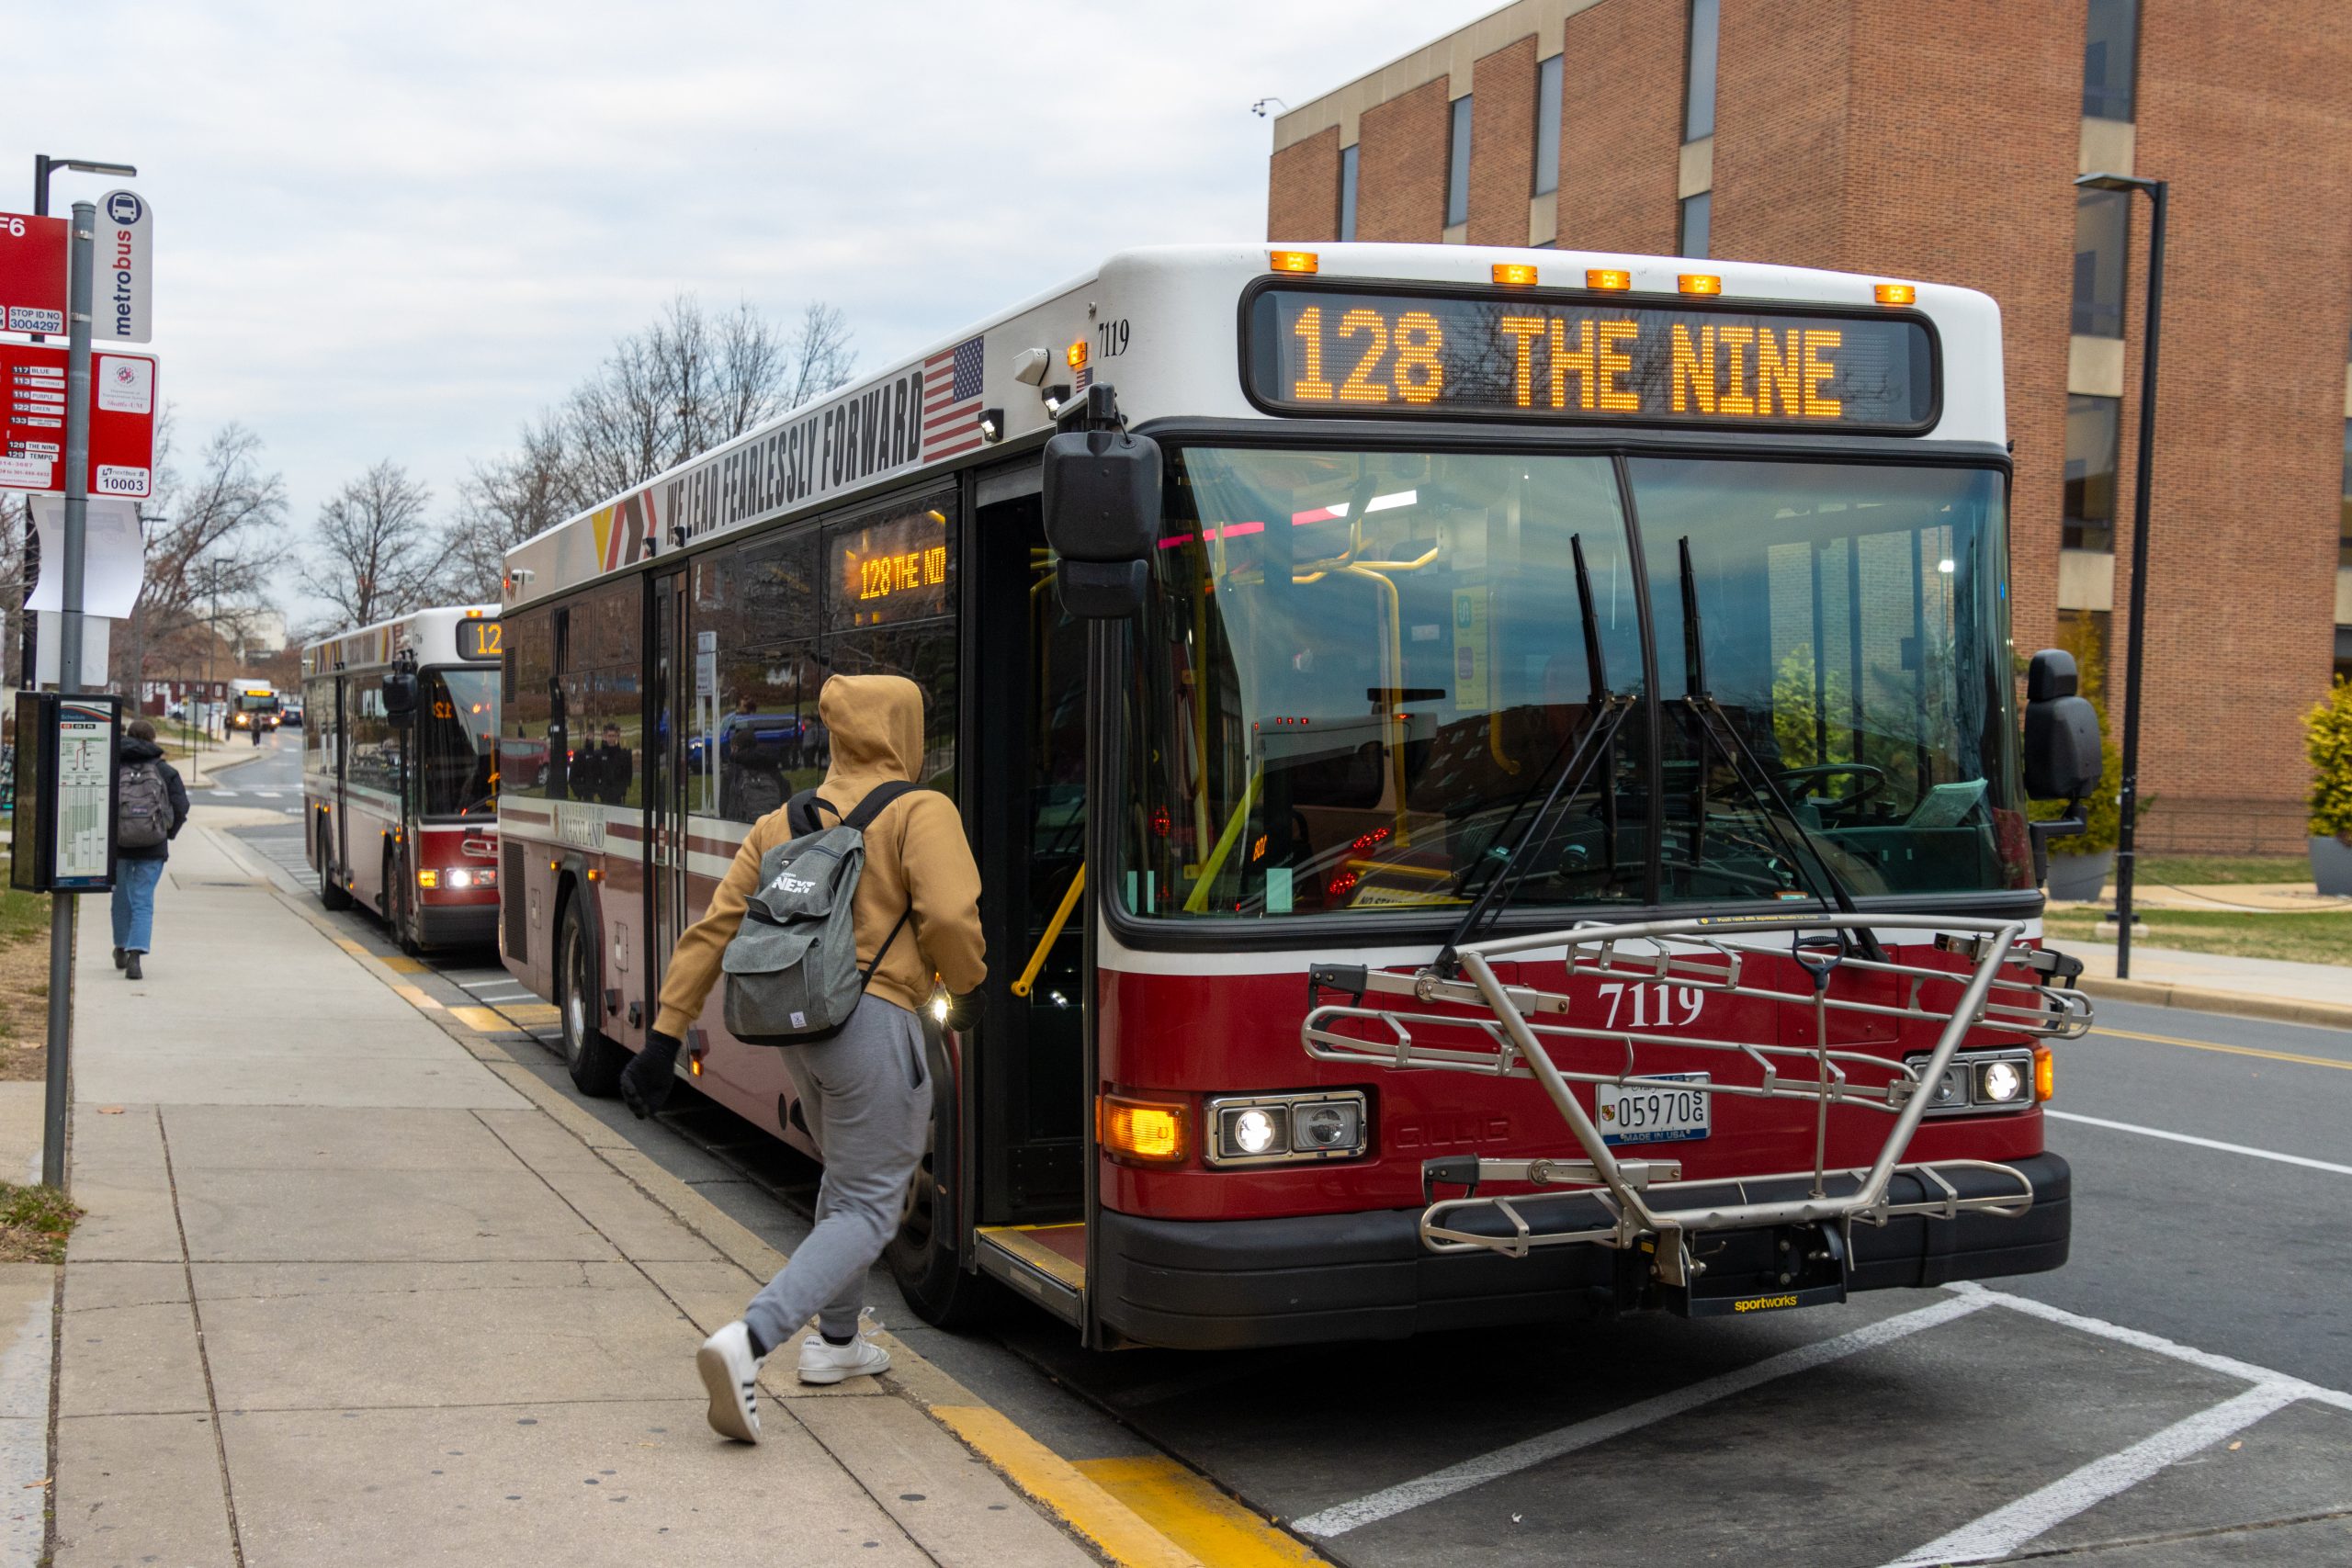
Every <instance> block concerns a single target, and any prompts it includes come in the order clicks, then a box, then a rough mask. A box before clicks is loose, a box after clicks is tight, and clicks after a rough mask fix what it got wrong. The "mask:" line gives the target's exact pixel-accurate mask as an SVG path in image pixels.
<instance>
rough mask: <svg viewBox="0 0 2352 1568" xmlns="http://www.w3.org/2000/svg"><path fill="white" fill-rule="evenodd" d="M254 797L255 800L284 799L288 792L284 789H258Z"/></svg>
mask: <svg viewBox="0 0 2352 1568" xmlns="http://www.w3.org/2000/svg"><path fill="white" fill-rule="evenodd" d="M285 798H286V792H285V791H284V790H282V789H257V790H255V791H254V799H255V800H284V799H285Z"/></svg>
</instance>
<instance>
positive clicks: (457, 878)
mask: <svg viewBox="0 0 2352 1568" xmlns="http://www.w3.org/2000/svg"><path fill="white" fill-rule="evenodd" d="M473 885H474V874H473V872H472V870H471V869H470V868H469V867H467V866H462V865H460V866H453V867H451V868H450V871H449V879H448V881H447V882H446V883H444V884H443V886H447V887H471V886H473Z"/></svg>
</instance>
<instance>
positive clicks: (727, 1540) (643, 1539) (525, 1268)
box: [55, 822, 1095, 1568]
mask: <svg viewBox="0 0 2352 1568" xmlns="http://www.w3.org/2000/svg"><path fill="white" fill-rule="evenodd" d="M146 975H147V977H146V978H145V980H144V981H142V982H140V983H136V984H133V983H130V982H126V981H125V980H123V979H122V977H121V976H119V974H117V973H116V972H115V971H114V969H113V968H112V967H111V964H110V963H109V959H108V955H107V948H106V946H105V944H104V943H103V942H89V941H85V942H84V944H83V947H82V956H81V964H80V968H79V971H78V974H77V976H76V981H77V993H78V995H77V1003H78V1016H79V1024H78V1030H77V1041H78V1043H77V1058H76V1086H75V1089H76V1092H75V1105H74V1144H73V1183H74V1198H75V1200H76V1201H78V1202H80V1203H81V1204H82V1205H84V1207H85V1208H86V1209H87V1210H88V1217H87V1218H86V1219H85V1220H84V1221H83V1223H82V1224H81V1227H80V1228H79V1229H78V1230H77V1231H76V1233H75V1235H74V1241H73V1244H72V1247H71V1250H70V1253H69V1258H68V1261H67V1264H66V1268H65V1280H64V1288H63V1292H62V1303H63V1304H62V1320H61V1324H60V1329H59V1339H60V1343H61V1346H62V1356H61V1363H60V1365H61V1372H60V1388H59V1396H58V1401H57V1424H56V1482H55V1511H56V1522H55V1536H56V1558H55V1561H56V1562H58V1563H59V1564H61V1565H66V1568H71V1565H74V1564H116V1563H137V1562H156V1563H163V1564H170V1565H174V1568H177V1565H181V1564H204V1565H208V1568H209V1565H210V1564H216V1563H218V1564H230V1563H241V1564H247V1565H254V1568H259V1565H264V1564H270V1565H275V1564H285V1565H288V1568H294V1565H302V1568H308V1565H311V1564H317V1563H326V1562H332V1563H334V1564H336V1565H337V1568H364V1565H367V1564H378V1563H381V1564H388V1565H389V1564H416V1563H431V1562H449V1563H458V1562H463V1563H466V1564H468V1565H469V1568H472V1565H480V1564H498V1563H510V1562H512V1563H524V1562H565V1563H567V1564H573V1565H579V1568H588V1565H592V1564H601V1563H611V1564H616V1565H621V1564H626V1565H628V1568H644V1565H646V1564H651V1563H662V1562H794V1563H852V1562H854V1563H859V1564H868V1565H870V1564H885V1563H908V1564H920V1563H926V1562H936V1563H950V1564H964V1563H970V1564H987V1565H988V1568H1012V1565H1016V1564H1017V1565H1021V1568H1027V1565H1029V1564H1041V1565H1055V1564H1070V1565H1076V1564H1083V1563H1087V1562H1093V1561H1094V1560H1095V1559H1094V1557H1093V1556H1092V1554H1091V1552H1089V1551H1086V1550H1085V1549H1083V1548H1082V1547H1081V1546H1080V1544H1079V1543H1078V1541H1077V1540H1075V1539H1073V1537H1072V1536H1071V1535H1069V1533H1067V1532H1066V1531H1065V1530H1064V1529H1062V1528H1061V1527H1060V1526H1059V1525H1057V1523H1055V1522H1054V1521H1053V1520H1051V1519H1050V1518H1048V1517H1046V1514H1045V1513H1043V1512H1042V1511H1040V1510H1039V1509H1038V1508H1037V1507H1036V1506H1035V1505H1033V1504H1032V1503H1031V1502H1030V1501H1029V1499H1028V1498H1026V1497H1025V1496H1023V1494H1022V1493H1021V1492H1020V1491H1017V1490H1015V1489H1014V1488H1013V1487H1012V1485H1011V1484H1009V1483H1007V1481H1006V1480H1005V1479H1003V1478H1002V1477H1001V1475H1000V1474H999V1473H998V1472H997V1471H996V1470H995V1469H992V1468H991V1467H990V1466H989V1464H987V1463H985V1462H983V1461H981V1460H980V1459H978V1457H976V1456H975V1455H974V1453H973V1452H972V1451H971V1450H968V1449H967V1448H966V1447H965V1446H964V1445H963V1444H962V1443H960V1442H958V1441H957V1440H956V1438H955V1437H954V1436H952V1435H951V1434H950V1433H949V1431H948V1430H947V1429H946V1428H945V1427H943V1426H942V1425H941V1424H940V1423H939V1422H938V1421H935V1420H933V1417H932V1416H931V1415H929V1414H927V1413H926V1406H931V1405H939V1404H955V1403H956V1396H955V1394H954V1393H953V1392H951V1393H948V1395H947V1396H946V1397H944V1398H941V1397H937V1396H936V1391H934V1393H933V1396H931V1397H927V1396H926V1393H925V1390H924V1389H923V1388H922V1386H920V1385H921V1382H922V1378H923V1376H924V1375H925V1371H924V1369H923V1368H922V1364H921V1363H919V1362H917V1363H914V1364H913V1365H911V1366H910V1369H909V1374H910V1375H909V1376H907V1377H904V1378H900V1377H894V1378H892V1379H891V1380H889V1382H887V1383H879V1382H876V1381H875V1380H872V1379H860V1380H856V1381H854V1382H850V1383H846V1384H842V1385H841V1386H840V1387H838V1388H835V1389H829V1390H822V1391H818V1390H804V1389H802V1388H800V1387H799V1386H798V1385H797V1383H795V1382H791V1381H789V1380H790V1379H791V1375H792V1374H791V1370H790V1361H791V1357H790V1354H789V1352H788V1351H787V1352H786V1354H783V1355H779V1356H778V1357H776V1358H775V1361H774V1362H772V1363H771V1366H772V1369H773V1370H772V1371H771V1372H770V1373H769V1375H768V1376H767V1379H766V1382H767V1387H768V1391H769V1393H771V1395H772V1396H773V1397H771V1398H770V1399H768V1400H765V1401H763V1410H762V1416H763V1424H764V1427H765V1433H766V1440H765V1441H764V1442H763V1443H762V1444H761V1445H760V1446H759V1447H757V1448H744V1447H741V1446H738V1445H733V1444H729V1443H726V1442H724V1441H722V1440H721V1439H719V1438H717V1437H716V1436H714V1435H713V1434H712V1433H711V1432H710V1430H709V1428H708V1427H707V1426H706V1424H705V1422H704V1419H703V1404H704V1400H703V1395H702V1392H701V1387H700V1384H699V1382H697V1381H696V1379H695V1372H694V1367H693V1354H694V1348H695V1345H696V1344H697V1342H698V1341H699V1340H700V1339H701V1337H702V1336H703V1334H704V1333H705V1332H706V1331H707V1329H709V1328H713V1327H716V1326H718V1324H719V1323H721V1322H724V1321H725V1320H726V1319H727V1318H729V1317H731V1316H732V1315H734V1314H735V1313H736V1312H737V1311H738V1310H739V1309H740V1308H741V1303H743V1301H744V1300H745V1299H747V1297H748V1294H749V1292H751V1291H752V1289H753V1288H755V1285H756V1279H755V1275H754V1273H753V1271H752V1268H747V1267H746V1264H747V1263H750V1264H752V1265H754V1266H761V1265H763V1263H764V1258H762V1257H761V1256H760V1253H761V1252H763V1250H764V1249H761V1248H759V1246H758V1244H757V1242H756V1240H755V1239H753V1238H751V1237H750V1236H749V1233H740V1227H734V1229H735V1231H737V1232H739V1233H740V1234H738V1235H729V1234H726V1232H727V1229H728V1227H729V1226H730V1225H731V1222H726V1221H724V1218H723V1216H718V1223H716V1224H709V1223H704V1224H700V1225H699V1227H698V1226H697V1225H692V1224H687V1223H685V1220H684V1218H682V1215H683V1214H685V1213H691V1211H690V1210H688V1209H686V1208H684V1206H683V1205H680V1204H677V1203H673V1202H665V1201H657V1197H656V1194H657V1193H659V1192H661V1191H662V1187H661V1185H660V1184H661V1183H662V1181H668V1180H671V1179H668V1178H666V1177H665V1176H664V1175H663V1174H662V1172H660V1171H659V1170H658V1169H655V1168H650V1162H645V1161H643V1158H642V1156H638V1155H636V1153H635V1151H634V1150H632V1149H628V1148H626V1147H618V1148H613V1147H594V1146H592V1142H591V1136H590V1135H583V1127H582V1123H585V1124H586V1129H587V1130H590V1133H591V1134H592V1135H593V1131H594V1130H595V1128H594V1122H592V1121H589V1119H587V1118H584V1117H579V1116H577V1115H576V1114H575V1115H574V1116H572V1117H571V1118H570V1119H567V1118H566V1117H564V1116H563V1115H561V1114H559V1113H558V1112H559V1111H564V1110H569V1109H570V1108H568V1107H561V1106H560V1103H559V1104H558V1105H557V1106H555V1107H552V1108H551V1107H549V1106H547V1105H545V1104H543V1103H541V1101H540V1100H538V1099H537V1098H535V1097H533V1096H531V1095H530V1094H528V1093H527V1091H526V1087H525V1086H524V1085H523V1083H522V1080H525V1079H527V1078H528V1077H529V1075H528V1074H527V1073H526V1072H525V1071H524V1070H523V1069H522V1068H520V1067H519V1066H515V1065H514V1064H513V1063H511V1062H508V1061H506V1059H505V1058H504V1057H503V1054H501V1053H500V1052H498V1050H497V1048H496V1047H495V1046H493V1045H490V1044H488V1043H484V1044H482V1045H481V1046H480V1047H478V1048H477V1047H474V1046H471V1045H469V1044H468V1043H463V1042H461V1041H460V1039H458V1037H457V1036H458V1033H462V1031H457V1032H452V1031H449V1030H445V1029H443V1028H442V1027H440V1026H439V1025H437V1024H436V1023H435V1021H433V1018H432V1016H431V1005H430V1004H424V1007H422V1008H421V1007H420V1005H419V1004H420V1003H422V1002H423V1001H424V998H421V996H403V995H402V994H401V991H402V989H413V987H401V984H400V982H399V981H398V979H397V977H396V976H393V975H391V974H390V973H389V972H387V971H386V970H384V969H383V968H381V967H379V966H378V965H377V964H372V963H365V962H362V961H361V960H360V959H358V958H357V957H356V956H355V955H354V954H353V953H350V952H348V951H345V948H344V947H342V946H339V945H338V944H337V942H335V941H334V939H333V938H332V937H331V936H330V935H329V934H328V932H327V931H325V930H324V929H322V926H321V925H320V924H318V923H315V922H314V921H313V920H312V919H308V918H306V917H305V916H304V915H303V914H302V913H300V912H298V910H297V909H296V908H294V907H293V906H292V905H291V904H290V903H288V901H286V900H285V899H283V898H282V897H280V896H279V895H277V894H276V893H274V892H273V891H271V890H270V889H269V888H268V887H267V886H266V884H265V883H264V881H263V880H262V879H261V878H260V877H259V876H258V875H257V874H255V872H254V869H253V868H252V867H251V866H250V864H249V863H246V862H244V861H242V860H241V859H239V858H238V856H237V855H236V854H235V853H234V852H232V851H231V850H230V849H229V848H228V847H227V846H226V844H225V843H224V841H223V840H221V839H220V838H219V837H218V836H216V835H215V834H214V833H212V832H211V831H209V829H204V828H203V827H202V826H201V824H200V822H199V825H198V830H197V831H193V832H187V833H183V834H182V835H181V837H180V839H179V840H178V842H177V843H176V844H175V847H174V852H173V855H172V861H171V870H170V874H169V875H168V876H167V878H166V881H165V884H164V887H163V889H162V890H161V894H160V897H159V898H158V902H157V915H156V942H155V951H154V952H153V953H152V954H151V955H150V957H149V959H148V961H147V965H146ZM529 1087H536V1086H535V1085H533V1086H529ZM632 1159H635V1160H637V1161H639V1163H640V1164H643V1165H644V1166H645V1167H646V1168H645V1169H643V1170H639V1169H637V1168H635V1167H633V1166H632V1165H631V1164H630V1163H629V1162H630V1161H631V1160H632ZM673 1185H675V1183H674V1182H673ZM705 1207H707V1205H706V1206H705ZM710 1213H712V1214H713V1215H714V1216H715V1215H716V1211H711V1212H710ZM746 1242H748V1243H749V1244H750V1245H749V1247H746V1246H745V1245H743V1244H744V1243H746ZM773 1256H774V1255H773V1254H766V1255H765V1257H766V1258H773ZM779 1373H780V1375H779ZM950 1389H951V1391H952V1385H950ZM942 1416H943V1419H952V1418H953V1416H952V1414H951V1413H950V1412H947V1411H944V1410H943V1412H942Z"/></svg>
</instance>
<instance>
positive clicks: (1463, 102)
mask: <svg viewBox="0 0 2352 1568" xmlns="http://www.w3.org/2000/svg"><path fill="white" fill-rule="evenodd" d="M1469 221H1470V95H1469V94H1467V93H1464V94H1463V95H1462V96H1460V97H1458V98H1456V99H1454V100H1453V129H1452V130H1450V131H1449V132H1448V134H1447V136H1446V143H1445V226H1446V227H1447V228H1449V229H1451V228H1453V226H1454V225H1455V224H1456V223H1467V222H1469Z"/></svg>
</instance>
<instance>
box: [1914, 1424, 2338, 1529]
mask: <svg viewBox="0 0 2352 1568" xmlns="http://www.w3.org/2000/svg"><path fill="white" fill-rule="evenodd" d="M2301 1397H2302V1394H2301V1390H2300V1389H2298V1388H2297V1387H2296V1386H2295V1385H2294V1384H2292V1383H2286V1382H2266V1383H2256V1385H2255V1386H2254V1387H2252V1388H2250V1389H2247V1390H2246V1391H2245V1393H2241V1394H2239V1395H2238V1396H2237V1397H2236V1398H2234V1399H2225V1400H2223V1401H2222V1403H2221V1404H2216V1405H2213V1406H2212V1407H2211V1408H2210V1409H2206V1410H2200V1411H2199V1412H2198V1413H2197V1414H2196V1415H2194V1416H2188V1417H2185V1418H2184V1419H2182V1420H2179V1421H2176V1422H2174V1423H2173V1424H2172V1425H2171V1426H2169V1427H2165V1429H2164V1430H2163V1431H2161V1432H2158V1433H2156V1434H2155V1435H2154V1436H2153V1437H2147V1438H2142V1439H2140V1441H2138V1442H2136V1443H2133V1444H2132V1445H2131V1447H2130V1448H2128V1449H2123V1450H2120V1451H2118V1452H2115V1453H2111V1454H2108V1455H2106V1456H2105V1457H2104V1458H2100V1459H2095V1460H2093V1461H2090V1462H2089V1463H2088V1464H2086V1465H2084V1466H2083V1467H2081V1468H2080V1469H2078V1470H2075V1471H2074V1472H2070V1473H2068V1474H2065V1475H2062V1476H2060V1477H2059V1478H2058V1479H2057V1480H2055V1481H2053V1482H2052V1483H2050V1484H2049V1485H2047V1486H2044V1487H2042V1488H2041V1490H2039V1491H2035V1492H2029V1493H2027V1494H2026V1495H2024V1496H2022V1497H2020V1498H2018V1500H2017V1501H2016V1502H2014V1503H2011V1504H2009V1505H2008V1506H2006V1507H2001V1508H1996V1509H1994V1510H1993V1511H1992V1512H1991V1513H1989V1514H1986V1515H1985V1517H1983V1518H1980V1519H1973V1520H1971V1521H1970V1522H1969V1523H1967V1524H1964V1525H1962V1526H1961V1527H1960V1529H1956V1530H1953V1531H1952V1532H1951V1534H1949V1535H1944V1536H1939V1537H1938V1538H1937V1539H1935V1540H1931V1541H1929V1542H1928V1544H1927V1545H1925V1546H1923V1547H1920V1548H1919V1549H1918V1550H1917V1551H1914V1552H1911V1553H1910V1554H1909V1555H1907V1556H1905V1557H1903V1558H1901V1559H1898V1560H1897V1561H1896V1562H1894V1563H1892V1564H1889V1568H1930V1565H1933V1564H1943V1563H1962V1562H1992V1561H1994V1560H1996V1559H1997V1558H2002V1557H2007V1555H2008V1554H2009V1553H2010V1552H2012V1551H2016V1550H2017V1549H2018V1548H2019V1547H2021V1546H2023V1545H2025V1544H2026V1543H2027V1542H2028V1541H2030V1540H2034V1539H2036V1538H2037V1537H2039V1536H2041V1535H2043V1534H2045V1533H2046V1532H2048V1531H2050V1530H2052V1529H2055V1528H2057V1527H2058V1526H2060V1525H2062V1524H2064V1523H2065V1522H2066V1521H2067V1520H2068V1519H2071V1518H2073V1517H2075V1515H2076V1514H2079V1513H2082V1512H2083V1511H2084V1510H2085V1509H2087V1508H2091V1507H2094V1506H2098V1504H2100V1503H2104V1502H2105V1501H2107V1499H2109V1497H2112V1496H2114V1495H2116V1494H2117V1493H2119V1492H2123V1491H2127V1490H2129V1489H2130V1488H2131V1487H2134V1486H2137V1485H2138V1484H2139V1483H2141V1482H2143V1481H2145V1480H2147V1479H2148V1478H2149V1477H2150V1476H2152V1475H2154V1474H2155V1473H2156V1472H2158V1471H2160V1470H2163V1469H2164V1468H2165V1466H2166V1465H2171V1464H2177V1463H2179V1462H2180V1461H2182V1460H2185V1459H2188V1457H2189V1456H2191V1455H2192V1454H2198V1453H2202V1452H2203V1451H2204V1450H2207V1449H2209V1448H2211V1447H2212V1446H2213V1445H2214V1444H2215V1443H2218V1442H2220V1441H2221V1440H2222V1438H2227V1437H2230V1436H2232V1435H2233V1434H2234V1433H2238V1432H2242V1431H2244V1430H2245V1428H2247V1427H2251V1426H2253V1425H2254V1424H2255V1423H2256V1422H2257V1421H2259V1420H2261V1419H2262V1418H2263V1417H2264V1416H2270V1415H2273V1414H2275V1413H2276V1412H2278V1411H2279V1410H2281V1409H2283V1408H2285V1407H2286V1406H2288V1405H2290V1404H2294V1403H2295V1402H2296V1401H2297V1400H2298V1399H2300V1398H2301Z"/></svg>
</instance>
